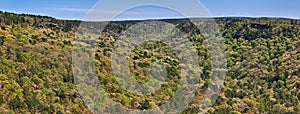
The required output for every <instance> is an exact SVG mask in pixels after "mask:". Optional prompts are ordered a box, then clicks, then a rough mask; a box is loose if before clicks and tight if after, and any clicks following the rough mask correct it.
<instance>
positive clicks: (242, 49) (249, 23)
mask: <svg viewBox="0 0 300 114" xmlns="http://www.w3.org/2000/svg"><path fill="white" fill-rule="evenodd" d="M160 21H164V22H167V23H171V24H173V25H175V26H176V27H177V28H178V29H179V30H181V31H182V32H184V33H186V34H187V35H188V36H187V38H188V39H189V41H191V42H192V43H193V45H194V46H195V47H196V50H197V54H198V56H199V65H200V66H201V69H199V70H201V74H200V75H201V80H200V83H203V84H202V86H201V87H199V89H198V90H197V92H196V93H195V97H194V98H193V101H192V102H191V103H190V105H189V106H188V107H186V109H185V110H184V111H183V112H182V113H197V112H198V111H199V108H198V107H201V105H202V104H201V100H203V95H204V92H205V91H206V89H207V85H209V84H210V83H211V81H210V77H209V76H210V74H211V73H212V71H211V69H210V68H211V64H212V63H211V60H210V56H211V55H210V52H209V49H208V46H207V44H206V40H205V38H204V37H203V35H201V31H199V30H198V29H196V27H195V26H194V25H193V23H191V21H189V19H166V20H160ZM215 21H216V23H217V24H218V26H219V29H220V31H221V33H222V36H223V37H224V43H225V51H226V56H227V57H228V58H227V69H226V70H227V74H226V76H225V81H224V87H223V88H222V89H221V92H220V94H219V96H218V98H217V100H216V102H215V103H214V105H213V106H212V107H210V108H209V109H208V110H207V113H216V114H219V113H221V114H223V113H231V114H239V113H250V114H252V113H291V114H299V113H300V101H299V99H300V78H299V76H300V31H299V30H300V28H299V25H300V20H293V19H283V18H246V17H245V18H238V17H226V18H225V17H224V18H215ZM139 22H141V21H115V22H109V24H108V25H107V26H106V28H105V29H104V31H103V32H102V33H101V34H99V36H98V40H97V43H98V44H97V47H96V50H95V66H96V70H97V76H98V77H99V81H100V83H101V85H102V86H103V87H104V89H105V90H106V92H107V93H108V94H109V95H110V96H111V98H112V99H113V100H114V101H115V102H118V103H120V104H121V105H123V106H124V107H127V108H130V109H140V110H145V109H152V108H155V107H157V106H160V105H162V104H164V103H165V102H167V101H168V100H169V99H170V98H171V97H172V96H173V95H174V93H175V91H176V89H177V86H178V83H179V81H178V80H179V79H180V76H179V72H180V68H179V66H178V65H179V61H178V58H177V57H176V55H174V53H172V50H171V49H170V48H168V46H166V45H165V44H164V43H161V42H155V41H152V42H145V43H143V44H142V45H140V46H139V47H137V48H136V49H134V50H133V51H132V53H131V55H130V70H131V71H132V74H131V75H132V77H133V78H134V79H136V80H137V82H139V83H145V82H147V80H149V77H150V76H149V75H150V74H149V70H148V69H149V67H150V63H152V62H155V61H160V62H163V63H165V64H166V69H167V71H168V72H167V75H168V79H167V80H166V83H164V84H163V85H162V86H161V88H160V89H159V90H158V91H156V92H155V93H152V94H149V95H137V94H134V93H132V92H130V91H127V90H125V88H122V87H121V86H119V85H118V82H117V81H116V79H115V77H114V74H113V73H112V72H111V67H110V65H111V61H110V56H111V54H112V48H113V45H114V43H115V42H116V40H118V39H116V38H118V37H119V36H120V35H121V34H122V33H123V31H126V29H127V28H129V27H130V26H132V25H134V24H136V23H139ZM80 23H81V21H76V20H58V19H55V18H51V17H47V16H36V15H27V14H14V13H8V12H0V27H1V28H0V55H1V56H0V113H10V114H14V113H45V114H46V113H58V114H60V113H61V114H64V113H78V114H81V113H92V111H91V110H89V109H88V106H86V105H85V103H84V101H83V100H82V97H81V95H80V94H79V92H78V90H77V88H76V84H75V82H74V76H73V68H72V46H73V43H74V42H73V41H74V37H75V34H76V32H77V30H78V27H79V26H80ZM91 23H92V24H91V26H92V25H95V24H97V23H100V22H91ZM99 107H100V106H97V104H96V106H95V110H97V108H99Z"/></svg>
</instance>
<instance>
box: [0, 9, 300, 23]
mask: <svg viewBox="0 0 300 114" xmlns="http://www.w3.org/2000/svg"><path fill="white" fill-rule="evenodd" d="M0 12H3V13H13V14H16V15H29V16H41V17H48V18H54V19H57V20H65V21H88V22H106V21H143V20H164V19H166V20H167V19H175V20H176V19H210V18H212V19H217V18H253V19H261V18H267V19H287V20H300V18H296V17H287V16H246V15H223V16H211V17H162V18H139V19H117V20H84V18H83V19H78V18H77V19H70V18H60V17H55V16H52V15H47V14H46V15H43V14H35V13H18V12H12V11H3V10H0Z"/></svg>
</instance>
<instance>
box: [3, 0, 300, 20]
mask: <svg viewBox="0 0 300 114" xmlns="http://www.w3.org/2000/svg"><path fill="white" fill-rule="evenodd" d="M120 1H122V0H120ZM132 1H134V0H132ZM135 1H143V0H135ZM145 1H146V0H145ZM160 1H163V0H160ZM174 1H175V0H174ZM180 1H184V2H188V0H180ZM199 1H200V2H201V3H202V4H203V5H204V6H205V7H206V8H207V10H208V11H209V12H210V13H211V14H212V16H215V17H220V16H246V17H285V18H296V19H300V7H299V5H300V0H199ZM98 2H99V0H1V1H0V10H1V11H8V12H15V13H29V14H38V15H47V16H52V17H55V18H59V19H80V20H81V19H83V18H84V17H85V15H86V13H87V12H88V11H89V9H90V8H92V7H93V6H94V5H96V3H98ZM117 3H118V2H116V3H111V4H117ZM120 5H122V4H120ZM182 7H185V6H182ZM112 9H113V8H112ZM186 9H189V7H186ZM132 10H134V13H132V12H131V13H128V14H126V15H124V16H119V18H120V19H143V18H168V17H178V16H180V15H178V14H176V13H174V12H172V11H168V10H166V9H163V8H157V7H141V8H137V9H132ZM189 10H190V11H191V12H197V9H192V8H191V9H189ZM103 12H105V13H109V12H111V11H103ZM141 14H143V15H142V16H141Z"/></svg>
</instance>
